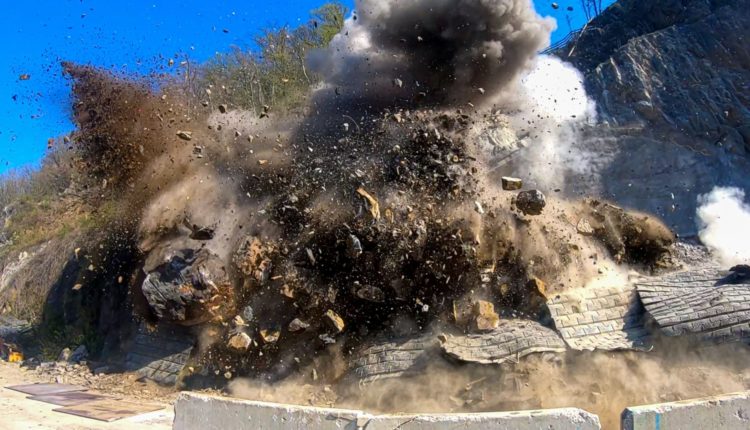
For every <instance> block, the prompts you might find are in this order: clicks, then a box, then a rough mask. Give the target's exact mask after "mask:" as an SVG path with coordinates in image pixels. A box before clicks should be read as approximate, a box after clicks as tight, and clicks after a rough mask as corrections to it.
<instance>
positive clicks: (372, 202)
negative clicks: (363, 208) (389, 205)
mask: <svg viewBox="0 0 750 430" xmlns="http://www.w3.org/2000/svg"><path fill="white" fill-rule="evenodd" d="M357 193H358V194H359V195H360V196H362V197H364V198H365V200H367V203H368V204H369V207H370V214H371V215H372V218H373V219H374V220H376V221H377V220H379V219H380V203H378V200H377V199H376V198H375V197H373V196H371V195H370V194H369V193H368V192H367V191H365V190H364V189H363V188H360V189H358V190H357Z"/></svg>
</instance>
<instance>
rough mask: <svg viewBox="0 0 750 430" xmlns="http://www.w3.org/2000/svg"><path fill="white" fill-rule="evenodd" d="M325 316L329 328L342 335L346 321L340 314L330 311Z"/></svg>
mask: <svg viewBox="0 0 750 430" xmlns="http://www.w3.org/2000/svg"><path fill="white" fill-rule="evenodd" d="M323 316H324V317H325V321H326V323H327V324H328V326H329V327H330V328H331V329H333V330H334V331H335V332H336V333H341V332H343V331H344V328H345V325H344V320H343V319H342V318H341V317H340V316H339V314H337V313H336V312H334V311H332V310H330V309H329V310H327V311H326V313H325V314H324V315H323Z"/></svg>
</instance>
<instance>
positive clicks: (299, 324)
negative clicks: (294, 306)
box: [288, 318, 310, 333]
mask: <svg viewBox="0 0 750 430" xmlns="http://www.w3.org/2000/svg"><path fill="white" fill-rule="evenodd" d="M309 327H310V324H308V323H306V322H304V321H302V320H301V319H299V318H295V319H293V320H292V322H290V323H289V327H288V328H289V331H290V332H292V333H296V332H299V331H303V330H306V329H308V328H309Z"/></svg>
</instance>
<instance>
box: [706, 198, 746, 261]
mask: <svg viewBox="0 0 750 430" xmlns="http://www.w3.org/2000/svg"><path fill="white" fill-rule="evenodd" d="M697 214H698V220H699V222H698V227H699V229H700V232H699V236H700V239H701V241H702V242H703V243H704V244H706V246H707V247H708V248H709V249H710V250H711V252H712V253H714V254H715V255H716V256H717V257H718V258H719V260H720V261H721V263H722V264H723V265H725V266H728V267H729V266H733V265H737V264H748V262H750V229H748V226H750V205H748V204H747V203H746V202H745V192H744V191H742V190H740V189H739V188H725V187H717V188H714V189H713V191H711V192H710V193H708V194H704V195H701V196H699V197H698V211H697Z"/></svg>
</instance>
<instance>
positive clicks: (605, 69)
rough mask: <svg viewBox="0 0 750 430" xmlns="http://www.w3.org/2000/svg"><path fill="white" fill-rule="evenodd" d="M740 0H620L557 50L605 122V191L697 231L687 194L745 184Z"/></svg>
mask: <svg viewBox="0 0 750 430" xmlns="http://www.w3.org/2000/svg"><path fill="white" fill-rule="evenodd" d="M743 3H745V2H742V1H739V0H721V1H718V0H659V1H649V2H643V1H638V0H621V1H619V2H617V3H615V4H614V5H612V6H611V7H610V8H609V9H607V10H606V11H605V12H604V13H603V14H602V15H601V16H599V17H598V18H596V19H594V20H593V21H592V22H591V23H590V24H589V26H588V27H587V28H586V30H585V31H584V33H583V34H582V35H581V37H580V38H579V39H578V40H577V41H575V42H573V43H572V44H571V45H570V46H568V47H566V48H564V49H562V50H560V52H558V55H560V56H561V57H562V58H563V59H565V60H566V61H570V62H572V63H573V64H575V65H576V66H577V67H578V68H579V69H580V70H581V71H582V72H583V73H584V75H585V85H586V87H587V90H588V92H589V94H590V96H592V97H593V98H594V99H595V100H596V102H597V105H598V114H599V121H600V122H602V123H603V124H604V125H605V127H604V128H600V129H597V130H595V131H592V132H591V133H590V135H589V136H588V139H586V142H584V145H585V146H586V148H587V150H590V151H593V152H594V153H595V154H598V155H600V156H601V157H603V158H607V159H608V160H609V162H608V163H606V165H605V166H604V167H603V168H601V169H600V171H599V172H598V173H599V175H600V176H601V185H600V187H601V189H600V190H599V191H600V192H601V193H602V195H603V196H604V197H605V198H611V199H613V200H615V201H617V202H618V203H620V204H622V205H625V206H629V207H634V208H637V209H640V210H644V211H646V212H650V213H655V214H657V215H659V216H661V217H662V218H664V219H665V220H667V222H668V224H670V226H671V227H673V228H675V229H676V230H677V231H678V232H679V233H681V234H683V235H691V234H694V233H695V232H696V231H695V230H696V227H695V221H694V214H695V209H696V197H697V195H699V194H703V193H706V192H708V191H710V190H711V189H712V188H713V187H714V186H717V185H721V186H727V185H732V186H739V187H741V188H744V189H750V177H748V175H747V174H746V172H747V171H748V168H750V158H749V155H750V109H749V108H748V107H749V106H750V11H749V10H748V8H747V7H746V6H747V5H746V4H744V5H743Z"/></svg>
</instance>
